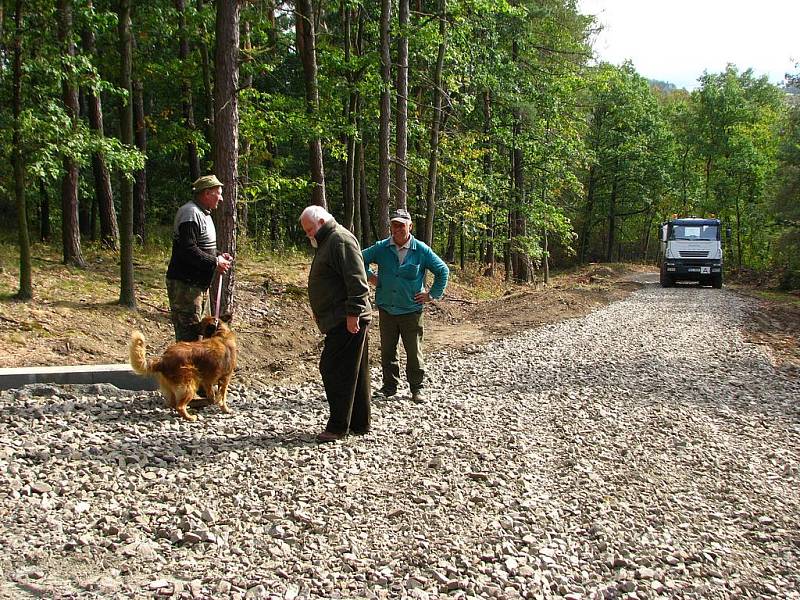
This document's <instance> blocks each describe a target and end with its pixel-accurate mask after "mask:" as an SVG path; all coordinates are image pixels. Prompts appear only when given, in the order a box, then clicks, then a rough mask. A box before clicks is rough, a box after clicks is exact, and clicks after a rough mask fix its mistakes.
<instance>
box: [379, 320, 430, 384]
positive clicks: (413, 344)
mask: <svg viewBox="0 0 800 600" xmlns="http://www.w3.org/2000/svg"><path fill="white" fill-rule="evenodd" d="M379 319H380V331H381V370H382V371H383V386H382V389H383V391H384V392H386V393H390V394H394V393H395V392H397V386H398V385H399V384H400V362H399V361H398V359H397V343H398V342H399V341H400V340H401V339H402V340H403V348H405V349H406V377H407V378H408V385H409V387H410V388H411V392H412V393H413V392H416V391H417V390H421V389H422V388H423V386H424V383H423V380H424V379H425V361H424V359H423V357H422V334H423V329H422V312H415V313H408V314H405V315H391V314H389V313H388V312H386V311H385V310H383V309H380V311H379Z"/></svg>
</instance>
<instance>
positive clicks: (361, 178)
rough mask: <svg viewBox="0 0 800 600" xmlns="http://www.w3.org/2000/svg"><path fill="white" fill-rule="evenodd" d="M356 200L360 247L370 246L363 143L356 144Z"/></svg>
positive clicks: (370, 228) (370, 227)
mask: <svg viewBox="0 0 800 600" xmlns="http://www.w3.org/2000/svg"><path fill="white" fill-rule="evenodd" d="M358 198H359V202H358V204H359V207H360V210H361V247H362V248H366V247H368V246H369V245H370V241H371V237H370V234H371V232H372V222H371V219H370V215H369V196H368V195H367V170H366V166H365V165H364V142H362V141H359V142H358Z"/></svg>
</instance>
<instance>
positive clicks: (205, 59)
mask: <svg viewBox="0 0 800 600" xmlns="http://www.w3.org/2000/svg"><path fill="white" fill-rule="evenodd" d="M205 3H206V0H197V7H198V9H202V8H203V5H204V4H205ZM201 27H202V31H201V34H200V41H199V42H198V44H197V46H198V48H199V50H200V63H201V65H202V67H203V90H204V91H205V96H206V106H207V107H208V118H207V119H206V121H205V131H206V139H207V140H208V141H209V142H212V141H213V140H214V87H213V85H212V83H211V69H212V65H211V57H210V56H209V53H208V45H207V44H206V43H205V41H204V40H205V38H206V25H205V21H203V24H202V25H201ZM217 44H219V41H217ZM201 171H202V169H201ZM192 181H194V179H192Z"/></svg>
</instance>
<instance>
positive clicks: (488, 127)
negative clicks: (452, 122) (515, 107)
mask: <svg viewBox="0 0 800 600" xmlns="http://www.w3.org/2000/svg"><path fill="white" fill-rule="evenodd" d="M483 135H484V139H485V153H484V155H483V175H484V177H485V178H486V181H489V180H490V178H491V175H492V151H491V143H490V139H491V135H492V92H491V90H489V88H486V89H485V90H483ZM484 203H485V204H486V206H491V205H492V198H491V196H490V195H489V194H488V193H487V194H486V196H484ZM494 227H495V211H494V210H490V211H489V214H487V215H486V264H487V265H488V267H487V268H486V270H485V271H484V272H483V274H484V275H485V276H486V277H494V271H495V261H496V258H495V250H494V241H495V232H494Z"/></svg>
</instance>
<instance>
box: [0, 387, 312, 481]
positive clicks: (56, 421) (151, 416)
mask: <svg viewBox="0 0 800 600" xmlns="http://www.w3.org/2000/svg"><path fill="white" fill-rule="evenodd" d="M277 408H278V407H277V406H276V409H277ZM234 410H236V409H234ZM240 410H241V411H245V410H248V409H246V408H244V407H242V408H241V409H240ZM191 411H192V412H193V413H195V414H197V415H198V416H199V417H200V419H201V420H200V421H198V422H194V423H188V422H185V421H183V420H182V419H181V418H180V417H179V416H177V414H175V412H174V411H173V410H171V409H165V408H163V398H162V397H161V396H160V395H159V394H155V393H154V394H153V395H147V396H135V397H132V398H130V400H129V401H124V400H123V401H120V400H111V401H109V400H101V399H96V398H94V399H83V400H79V399H77V398H76V397H75V396H72V395H71V394H59V399H58V400H53V401H51V402H49V403H47V404H37V405H31V406H24V405H19V406H13V405H12V406H8V405H6V406H2V407H0V424H2V425H4V427H5V428H6V429H7V430H9V431H11V430H13V428H14V427H25V428H26V429H28V430H30V428H31V427H33V428H34V430H40V431H42V430H46V431H47V432H48V436H47V437H48V440H49V441H48V442H43V444H42V446H38V445H35V442H34V444H32V445H30V446H26V447H23V448H21V449H20V451H19V454H18V456H20V457H21V458H24V459H25V460H27V461H29V462H30V463H37V464H42V465H43V464H46V463H48V462H50V461H53V460H70V461H71V460H76V459H77V460H84V461H89V462H94V463H98V464H103V465H112V466H116V467H118V468H120V469H123V470H126V471H136V470H139V469H145V468H156V469H173V468H181V469H185V468H186V467H187V466H191V465H195V464H202V463H210V462H216V461H218V460H220V459H226V460H227V458H228V455H229V454H230V453H231V452H235V453H240V454H243V453H244V452H249V451H252V450H253V449H258V448H260V449H263V450H274V449H277V448H281V449H292V448H303V447H315V446H317V445H318V444H317V442H316V439H315V436H314V434H312V433H311V432H309V431H308V430H292V429H287V430H285V431H277V430H276V429H277V428H276V427H275V426H274V425H272V424H271V423H270V422H269V420H268V419H269V418H270V417H271V415H270V414H269V413H265V411H264V409H263V408H261V409H260V410H252V409H251V410H250V412H251V415H248V417H247V418H251V416H252V418H253V419H254V421H253V422H252V423H246V424H243V423H242V422H241V421H237V422H235V423H231V422H230V421H232V420H233V419H234V418H235V416H236V415H235V413H234V415H232V416H228V415H225V414H223V413H222V412H220V410H219V408H217V407H216V406H214V405H209V406H199V407H194V406H193V407H192V409H191ZM270 412H271V411H270ZM309 412H310V411H309ZM37 423H38V424H37ZM143 427H147V428H148V429H157V430H159V429H160V431H152V430H148V431H142V430H141V429H142V428H143ZM248 429H250V430H251V431H252V432H251V433H249V434H248V433H244V432H245V431H247V430H248ZM59 436H60V438H59ZM54 438H58V439H60V440H63V443H60V442H58V441H56V442H55V443H53V442H52V440H53V439H54ZM45 443H46V444H47V446H46V447H44V446H45Z"/></svg>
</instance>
